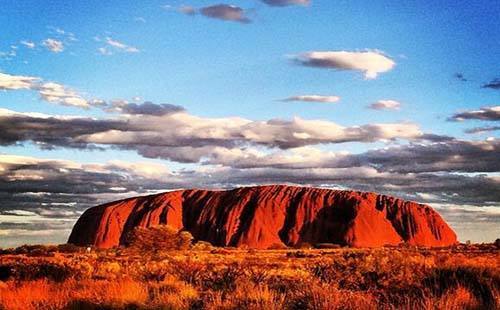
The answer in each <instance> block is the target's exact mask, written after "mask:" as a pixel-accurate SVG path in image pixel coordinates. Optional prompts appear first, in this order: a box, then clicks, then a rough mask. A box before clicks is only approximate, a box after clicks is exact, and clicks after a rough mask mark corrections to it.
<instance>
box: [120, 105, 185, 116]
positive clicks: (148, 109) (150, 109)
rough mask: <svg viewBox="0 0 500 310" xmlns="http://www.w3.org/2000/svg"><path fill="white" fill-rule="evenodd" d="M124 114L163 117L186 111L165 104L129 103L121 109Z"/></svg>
mask: <svg viewBox="0 0 500 310" xmlns="http://www.w3.org/2000/svg"><path fill="white" fill-rule="evenodd" d="M120 110H121V112H122V113H125V114H141V115H155V116H163V115H166V114H170V113H178V112H183V111H185V109H184V108H183V107H181V106H178V105H173V104H168V103H163V104H155V103H152V102H150V101H146V102H144V103H127V104H125V105H123V106H121V107H120Z"/></svg>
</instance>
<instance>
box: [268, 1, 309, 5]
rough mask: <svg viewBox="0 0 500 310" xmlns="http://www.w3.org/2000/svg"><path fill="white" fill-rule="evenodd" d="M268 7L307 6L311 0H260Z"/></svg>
mask: <svg viewBox="0 0 500 310" xmlns="http://www.w3.org/2000/svg"><path fill="white" fill-rule="evenodd" d="M261 1H262V2H264V3H265V4H267V5H270V6H288V5H309V4H310V3H311V0H261Z"/></svg>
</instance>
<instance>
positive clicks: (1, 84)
mask: <svg viewBox="0 0 500 310" xmlns="http://www.w3.org/2000/svg"><path fill="white" fill-rule="evenodd" d="M38 80H39V78H37V77H32V76H22V75H10V74H6V73H1V72H0V89H4V90H17V89H31V88H32V87H33V85H35V83H36V82H37V81H38Z"/></svg>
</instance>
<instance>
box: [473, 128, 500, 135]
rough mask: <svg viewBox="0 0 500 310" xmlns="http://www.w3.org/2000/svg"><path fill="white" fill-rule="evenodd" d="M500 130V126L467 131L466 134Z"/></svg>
mask: <svg viewBox="0 0 500 310" xmlns="http://www.w3.org/2000/svg"><path fill="white" fill-rule="evenodd" d="M498 130H500V126H485V127H474V128H470V129H466V130H465V132H466V133H472V134H474V133H485V132H492V131H498Z"/></svg>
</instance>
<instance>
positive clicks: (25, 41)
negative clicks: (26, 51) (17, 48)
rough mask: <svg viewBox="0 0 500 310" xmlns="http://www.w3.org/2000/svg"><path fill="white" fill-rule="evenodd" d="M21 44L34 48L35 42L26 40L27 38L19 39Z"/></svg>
mask: <svg viewBox="0 0 500 310" xmlns="http://www.w3.org/2000/svg"><path fill="white" fill-rule="evenodd" d="M21 44H22V45H24V46H26V47H27V48H35V46H36V44H35V43H34V42H32V41H27V40H23V41H21Z"/></svg>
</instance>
